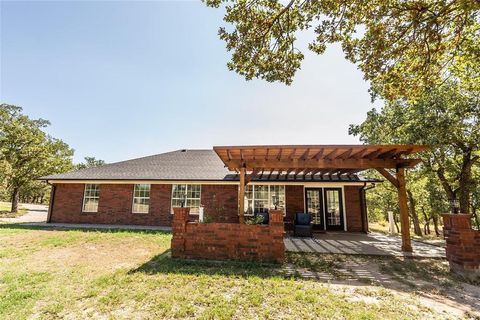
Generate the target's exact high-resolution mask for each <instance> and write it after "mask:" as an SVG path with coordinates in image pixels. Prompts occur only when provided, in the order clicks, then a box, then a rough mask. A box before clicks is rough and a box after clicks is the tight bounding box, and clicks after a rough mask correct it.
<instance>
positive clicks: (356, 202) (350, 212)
mask: <svg viewBox="0 0 480 320" xmlns="http://www.w3.org/2000/svg"><path fill="white" fill-rule="evenodd" d="M360 188H361V186H345V187H344V192H345V213H346V214H345V216H346V218H347V221H346V223H347V231H352V232H362V231H363V232H366V225H365V227H362V219H363V217H362V201H361V196H360Z"/></svg>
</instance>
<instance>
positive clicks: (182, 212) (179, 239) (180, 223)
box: [171, 208, 190, 258]
mask: <svg viewBox="0 0 480 320" xmlns="http://www.w3.org/2000/svg"><path fill="white" fill-rule="evenodd" d="M189 214H190V208H173V220H172V233H173V235H172V242H171V252H172V257H173V258H182V257H183V256H184V253H185V232H186V229H187V222H188V215H189Z"/></svg>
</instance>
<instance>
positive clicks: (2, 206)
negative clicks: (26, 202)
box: [0, 201, 27, 218]
mask: <svg viewBox="0 0 480 320" xmlns="http://www.w3.org/2000/svg"><path fill="white" fill-rule="evenodd" d="M11 206H12V204H11V203H10V202H3V201H0V218H16V217H20V216H22V215H24V214H25V213H27V209H25V208H22V206H21V205H19V207H18V212H17V213H12V212H10V210H11Z"/></svg>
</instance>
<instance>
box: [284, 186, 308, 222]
mask: <svg viewBox="0 0 480 320" xmlns="http://www.w3.org/2000/svg"><path fill="white" fill-rule="evenodd" d="M304 197H305V195H304V193H303V186H297V185H293V186H289V185H287V186H285V202H286V216H285V223H286V225H285V228H287V229H292V228H293V219H294V217H295V213H297V212H304V210H305V207H304V202H305V200H304V199H305V198H304Z"/></svg>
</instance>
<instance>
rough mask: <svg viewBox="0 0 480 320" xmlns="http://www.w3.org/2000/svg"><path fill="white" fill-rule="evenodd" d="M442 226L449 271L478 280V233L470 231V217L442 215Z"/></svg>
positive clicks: (479, 276)
mask: <svg viewBox="0 0 480 320" xmlns="http://www.w3.org/2000/svg"><path fill="white" fill-rule="evenodd" d="M443 225H444V235H445V239H446V245H447V246H446V255H447V260H448V262H449V264H450V269H451V270H452V271H453V272H455V273H458V274H460V275H462V276H466V277H468V278H471V279H473V280H480V231H478V230H473V229H472V225H471V215H469V214H443Z"/></svg>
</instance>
